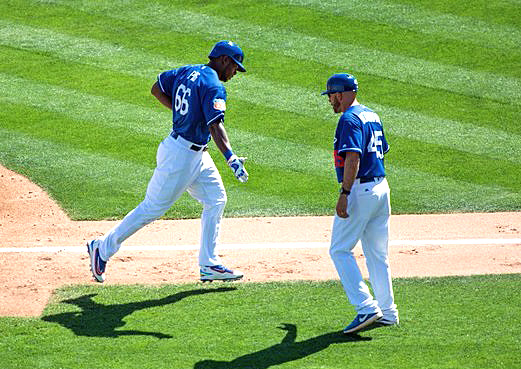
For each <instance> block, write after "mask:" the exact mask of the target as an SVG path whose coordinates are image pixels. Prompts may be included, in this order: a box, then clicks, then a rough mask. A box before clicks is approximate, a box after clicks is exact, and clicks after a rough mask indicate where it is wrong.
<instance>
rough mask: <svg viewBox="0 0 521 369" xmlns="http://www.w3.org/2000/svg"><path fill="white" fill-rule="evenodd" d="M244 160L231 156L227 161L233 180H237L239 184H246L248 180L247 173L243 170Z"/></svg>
mask: <svg viewBox="0 0 521 369" xmlns="http://www.w3.org/2000/svg"><path fill="white" fill-rule="evenodd" d="M245 160H246V158H240V157H238V156H237V155H232V156H231V157H230V159H228V166H229V167H230V168H231V169H232V172H233V174H234V175H235V178H237V179H238V180H239V182H246V181H247V180H248V172H247V171H246V169H244V161H245Z"/></svg>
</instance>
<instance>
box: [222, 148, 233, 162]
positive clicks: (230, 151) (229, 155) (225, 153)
mask: <svg viewBox="0 0 521 369" xmlns="http://www.w3.org/2000/svg"><path fill="white" fill-rule="evenodd" d="M223 155H224V158H225V159H226V161H228V160H230V158H231V157H232V155H233V151H232V150H230V149H228V150H226V151H225V152H223Z"/></svg>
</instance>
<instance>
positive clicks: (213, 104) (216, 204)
mask: <svg viewBox="0 0 521 369" xmlns="http://www.w3.org/2000/svg"><path fill="white" fill-rule="evenodd" d="M208 58H209V59H210V61H209V63H208V64H204V65H203V64H198V65H185V66H182V67H180V68H177V69H173V70H169V71H166V72H163V73H161V74H159V76H158V78H157V82H156V83H154V85H153V86H152V91H151V93H152V95H153V96H154V97H155V98H156V99H157V100H158V101H159V102H160V103H161V104H163V105H164V106H165V107H167V108H168V109H170V110H172V121H173V126H172V132H171V133H170V135H169V136H167V137H166V138H165V139H164V140H163V141H162V142H161V144H160V145H159V147H158V150H157V155H156V161H157V166H156V169H155V170H154V174H153V175H152V178H151V179H150V182H149V184H148V188H147V191H146V195H145V199H144V200H143V202H141V203H140V204H139V205H138V206H137V207H136V208H135V209H134V210H132V211H131V212H130V213H129V214H128V215H127V216H126V217H125V218H124V219H123V220H122V221H121V223H119V224H118V225H117V226H116V227H115V228H113V229H112V230H111V231H109V232H108V233H107V234H106V235H105V236H104V237H101V238H99V239H96V240H92V241H90V242H88V243H87V247H88V252H89V255H90V264H91V271H92V274H93V276H94V278H95V279H96V281H98V282H103V281H104V280H105V269H106V264H107V261H108V260H109V259H110V258H111V257H112V255H114V254H115V253H116V252H117V251H118V250H119V248H120V246H121V243H122V242H123V241H125V240H126V239H127V238H128V237H130V236H131V235H132V234H134V233H135V232H136V231H138V230H139V229H141V228H142V227H144V226H145V225H147V224H149V223H151V222H152V221H154V220H156V219H158V218H159V217H161V216H162V215H163V214H164V213H165V212H166V211H167V210H168V209H169V208H170V207H171V206H172V205H173V204H174V202H175V201H176V200H177V199H178V198H179V197H180V196H181V195H182V194H183V193H184V192H185V191H187V192H188V193H189V194H190V195H191V196H192V197H193V198H195V199H196V200H198V201H199V202H200V203H201V204H202V205H203V212H202V216H201V226H202V227H201V244H200V251H199V265H200V274H201V280H202V281H212V280H236V279H240V278H242V277H243V274H242V273H241V272H239V271H238V270H231V269H228V268H226V267H224V266H223V265H222V262H221V260H220V258H219V256H218V255H217V254H216V253H215V246H216V243H217V238H218V235H219V226H220V223H221V218H222V214H223V211H224V207H225V205H226V200H227V198H226V192H225V190H224V186H223V182H222V180H221V176H220V174H219V172H218V171H217V168H216V167H215V164H214V162H213V160H212V158H211V157H210V154H208V151H207V145H208V142H209V141H210V138H213V140H214V141H215V144H216V145H217V147H218V148H219V150H220V151H221V152H222V153H223V155H224V157H225V159H226V161H227V163H228V165H229V166H230V168H231V170H232V171H233V173H234V175H235V177H236V178H237V179H238V180H239V181H240V182H246V181H247V180H248V173H247V172H246V169H245V168H244V160H245V159H244V158H239V157H237V155H235V154H234V153H233V152H232V149H231V146H230V142H229V140H228V136H227V134H226V130H225V129H224V126H223V122H224V113H225V111H226V90H225V88H224V86H223V84H222V83H221V81H222V82H226V81H228V80H230V79H231V78H232V77H233V76H234V75H235V74H236V73H237V70H238V71H240V72H245V71H246V70H245V69H244V66H243V65H242V62H243V59H244V53H243V51H242V50H241V48H240V47H239V46H238V45H237V44H236V43H233V42H231V41H219V42H217V43H216V44H215V46H214V47H213V49H212V50H211V52H210V54H209V55H208Z"/></svg>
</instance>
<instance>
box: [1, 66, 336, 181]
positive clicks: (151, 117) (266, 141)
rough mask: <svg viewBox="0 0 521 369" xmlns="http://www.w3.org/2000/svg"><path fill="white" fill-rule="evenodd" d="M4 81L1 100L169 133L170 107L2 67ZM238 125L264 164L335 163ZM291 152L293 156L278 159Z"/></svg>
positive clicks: (321, 152) (241, 138)
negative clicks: (68, 85) (124, 99)
mask: <svg viewBox="0 0 521 369" xmlns="http://www.w3.org/2000/svg"><path fill="white" fill-rule="evenodd" d="M0 84H2V85H3V88H4V94H3V95H1V96H0V101H4V102H9V103H16V104H23V105H25V106H31V107H35V108H38V109H42V110H45V111H51V112H56V113H60V114H63V115H65V116H68V117H69V118H71V119H74V120H76V121H77V122H78V124H80V122H91V123H95V124H96V125H98V126H100V127H107V128H124V129H126V130H128V132H129V133H132V134H134V135H139V134H147V135H151V136H155V137H158V138H162V137H165V136H166V135H167V134H168V133H169V132H170V129H171V123H170V122H169V118H170V114H169V113H168V112H166V111H165V112H163V113H159V112H157V111H156V110H154V109H152V108H144V107H140V106H137V105H133V104H128V103H123V102H120V101H115V100H113V99H109V98H106V97H100V96H92V95H89V94H85V93H82V92H79V91H76V90H73V89H68V88H62V87H57V86H53V85H47V84H39V83H36V82H32V81H31V80H27V79H24V78H18V77H10V76H8V75H5V74H2V73H0ZM35 96H37V97H36V98H35ZM78 101H81V104H78V103H77V102H78ZM233 131H234V132H233V142H234V147H236V148H237V149H239V148H242V150H241V151H247V153H248V155H251V156H252V157H254V158H255V160H256V162H257V163H259V164H262V165H266V166H270V167H279V168H281V169H288V168H291V169H293V170H296V171H301V172H309V173H314V172H317V171H318V172H321V173H322V174H326V171H325V170H324V169H323V168H326V167H328V166H329V165H328V164H331V159H330V157H331V154H330V151H329V150H326V149H319V148H315V147H313V146H309V145H306V144H297V143H292V142H288V141H286V140H282V139H277V138H272V137H269V136H261V135H258V134H256V133H248V132H247V131H241V130H240V129H237V128H234V129H233ZM264 147H270V148H271V150H270V151H269V152H266V151H265V150H264ZM286 155H288V158H289V159H288V160H285V161H281V160H276V159H277V158H280V157H282V156H286ZM306 159H307V160H306Z"/></svg>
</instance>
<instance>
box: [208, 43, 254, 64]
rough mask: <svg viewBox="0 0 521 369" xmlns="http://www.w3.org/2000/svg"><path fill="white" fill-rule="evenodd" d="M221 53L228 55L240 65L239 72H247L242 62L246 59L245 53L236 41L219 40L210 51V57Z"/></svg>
mask: <svg viewBox="0 0 521 369" xmlns="http://www.w3.org/2000/svg"><path fill="white" fill-rule="evenodd" d="M221 55H227V56H229V57H230V58H232V60H233V61H234V62H235V63H236V64H237V65H238V68H237V69H238V70H239V72H246V69H244V66H243V65H242V62H243V60H244V53H243V52H242V50H241V48H240V47H239V45H237V44H236V43H235V42H232V41H227V40H223V41H219V42H217V43H216V44H215V45H214V47H213V49H212V51H210V54H209V55H208V57H209V58H217V57H219V56H221Z"/></svg>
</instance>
